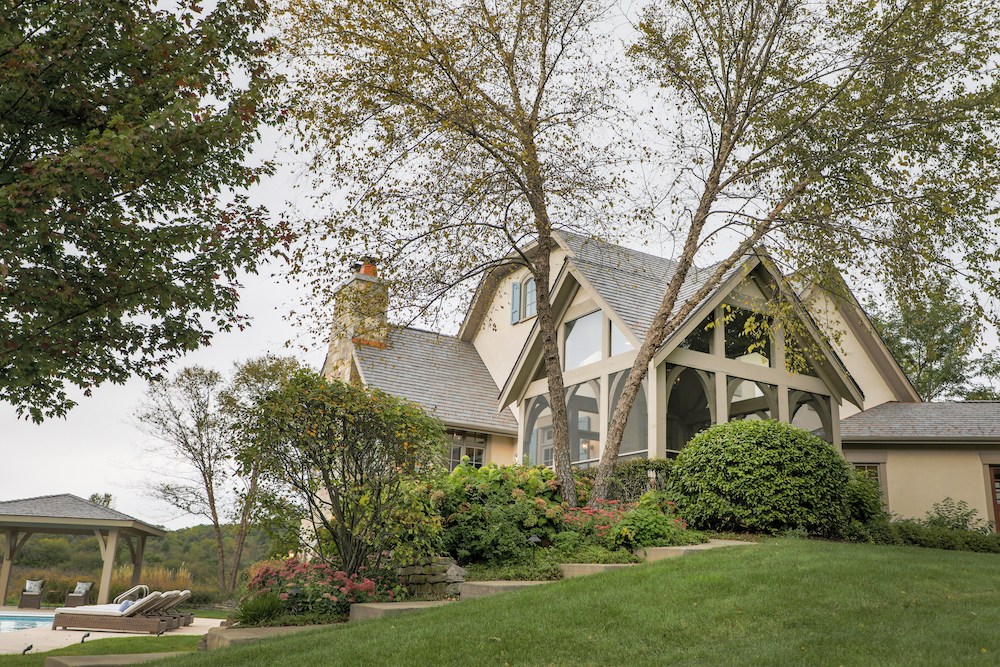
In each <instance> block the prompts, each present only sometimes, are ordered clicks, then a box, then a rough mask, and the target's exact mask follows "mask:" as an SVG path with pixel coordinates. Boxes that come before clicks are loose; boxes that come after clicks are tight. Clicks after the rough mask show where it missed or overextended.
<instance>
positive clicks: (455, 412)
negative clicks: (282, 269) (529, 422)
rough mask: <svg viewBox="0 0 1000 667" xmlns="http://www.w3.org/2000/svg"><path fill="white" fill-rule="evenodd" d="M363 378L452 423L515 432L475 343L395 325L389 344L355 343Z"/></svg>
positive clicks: (451, 424) (492, 430)
mask: <svg viewBox="0 0 1000 667" xmlns="http://www.w3.org/2000/svg"><path fill="white" fill-rule="evenodd" d="M355 349H356V350H357V358H358V361H359V364H360V366H361V369H360V370H361V375H362V379H363V380H364V381H365V383H366V384H370V385H373V386H375V387H378V388H379V389H381V390H382V391H384V392H386V393H389V394H392V395H394V396H399V397H400V398H405V399H408V400H411V401H413V402H415V403H418V404H420V405H421V406H423V407H424V408H425V409H427V410H429V411H430V412H433V413H434V415H435V416H436V417H437V418H438V419H440V420H441V421H443V422H445V423H446V424H448V425H450V426H462V427H466V428H479V429H483V430H486V431H489V432H492V433H504V434H510V435H516V434H517V422H516V421H515V420H514V416H513V415H512V414H511V412H510V410H506V409H505V410H504V411H503V412H501V413H500V414H497V411H496V402H497V393H498V391H499V390H498V389H497V386H496V383H495V382H493V378H492V377H491V376H490V373H489V371H488V370H487V369H486V365H485V364H484V363H483V360H482V359H481V358H480V356H479V353H478V352H477V351H476V348H475V347H473V345H472V343H465V342H462V341H460V340H458V339H457V338H454V337H452V336H445V335H442V334H437V333H433V332H430V331H422V330H420V329H411V328H405V329H391V330H390V332H389V344H388V346H387V347H386V348H385V349H378V348H376V347H372V346H369V345H360V344H359V345H357V346H356V347H355Z"/></svg>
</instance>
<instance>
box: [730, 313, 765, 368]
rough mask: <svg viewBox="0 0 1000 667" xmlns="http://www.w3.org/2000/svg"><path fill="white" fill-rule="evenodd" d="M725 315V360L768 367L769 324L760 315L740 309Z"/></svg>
mask: <svg viewBox="0 0 1000 667" xmlns="http://www.w3.org/2000/svg"><path fill="white" fill-rule="evenodd" d="M726 308H727V310H729V312H728V313H726V317H725V322H726V358H727V359H736V360H738V361H746V362H749V363H751V364H757V365H759V366H768V365H770V359H771V358H772V355H771V322H770V318H765V317H764V316H763V315H761V314H760V313H754V312H751V311H749V310H743V309H741V308H732V309H729V308H728V307H726Z"/></svg>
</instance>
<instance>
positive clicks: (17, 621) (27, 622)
mask: <svg viewBox="0 0 1000 667" xmlns="http://www.w3.org/2000/svg"><path fill="white" fill-rule="evenodd" d="M52 619H53V617H52V616H45V615H42V614H32V615H30V616H27V615H25V616H15V615H8V614H0V632H14V631H15V630H31V629H32V628H51V627H52Z"/></svg>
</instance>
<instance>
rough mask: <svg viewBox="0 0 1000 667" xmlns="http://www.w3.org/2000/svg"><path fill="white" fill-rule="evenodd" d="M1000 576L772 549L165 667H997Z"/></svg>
mask: <svg viewBox="0 0 1000 667" xmlns="http://www.w3.org/2000/svg"><path fill="white" fill-rule="evenodd" d="M998 566H1000V558H998V557H997V556H994V555H984V554H972V553H959V552H946V551H938V550H929V549H916V548H903V547H872V546H863V545H849V544H835V543H827V542H813V541H804V540H772V541H768V542H766V543H765V544H763V545H761V546H757V547H739V548H732V549H715V550H711V551H707V552H704V553H701V554H697V555H693V556H685V557H683V558H676V559H671V560H667V561H661V562H660V563H656V564H652V565H639V566H636V567H634V568H628V569H624V570H619V571H617V572H613V573H607V574H603V575H597V576H594V577H585V578H579V579H570V580H567V581H563V582H558V583H551V584H546V585H544V586H540V587H537V588H533V589H528V590H524V591H520V592H518V593H515V594H509V595H504V596H496V597H491V598H484V599H481V600H472V601H466V602H461V603H457V604H453V605H447V606H445V607H442V608H436V609H431V610H428V611H425V612H421V613H418V614H411V615H406V616H397V617H392V618H388V619H384V620H380V621H373V622H368V623H361V624H358V625H348V626H340V627H334V628H328V629H320V630H316V631H313V632H309V633H306V634H299V635H295V636H294V637H289V638H283V639H277V640H271V641H267V642H261V643H258V644H255V645H252V646H244V647H236V648H233V649H230V650H225V651H217V652H213V653H210V654H205V653H201V654H193V655H191V656H185V657H183V658H178V659H175V660H171V661H169V662H166V663H164V665H169V667H178V666H180V665H217V666H223V665H227V666H239V667H244V666H246V667H252V666H255V665H290V664H294V665H296V666H298V665H317V666H320V665H322V666H326V665H366V666H367V665H463V666H464V665H504V664H509V665H570V664H581V665H588V664H593V665H618V664H629V665H711V666H713V667H714V666H718V665H789V664H794V665H801V664H805V665H908V666H909V665H934V666H938V665H952V664H955V665H994V664H997V663H998V662H1000V631H998V628H1000V595H998V587H1000V582H998V581H997V579H996V576H995V573H996V571H997V567H998Z"/></svg>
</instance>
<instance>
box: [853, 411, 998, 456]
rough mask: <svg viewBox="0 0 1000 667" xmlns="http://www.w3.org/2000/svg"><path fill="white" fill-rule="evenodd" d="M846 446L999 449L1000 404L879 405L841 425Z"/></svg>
mask: <svg viewBox="0 0 1000 667" xmlns="http://www.w3.org/2000/svg"><path fill="white" fill-rule="evenodd" d="M840 436H841V439H842V440H843V441H844V442H858V443H869V442H870V443H875V442H914V443H919V442H925V443H929V442H936V443H940V442H942V441H944V442H958V443H960V442H969V443H973V442H976V443H980V442H984V441H987V442H993V443H996V444H998V445H1000V401H956V402H950V401H949V402H941V403H897V402H894V401H893V402H889V403H882V404H881V405H876V406H875V407H873V408H869V409H868V410H865V411H864V412H859V413H858V414H856V415H852V416H850V417H848V418H847V419H844V420H841V422H840Z"/></svg>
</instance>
